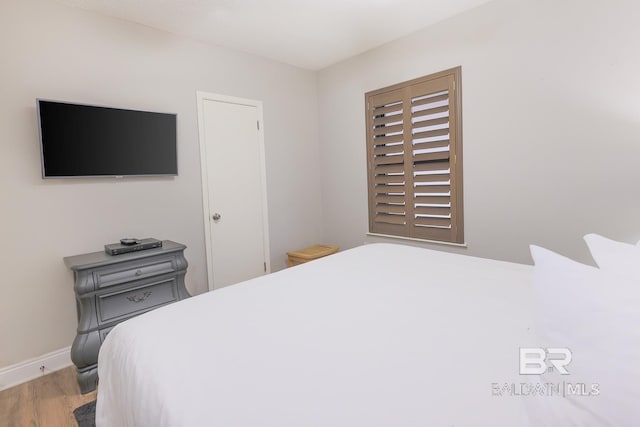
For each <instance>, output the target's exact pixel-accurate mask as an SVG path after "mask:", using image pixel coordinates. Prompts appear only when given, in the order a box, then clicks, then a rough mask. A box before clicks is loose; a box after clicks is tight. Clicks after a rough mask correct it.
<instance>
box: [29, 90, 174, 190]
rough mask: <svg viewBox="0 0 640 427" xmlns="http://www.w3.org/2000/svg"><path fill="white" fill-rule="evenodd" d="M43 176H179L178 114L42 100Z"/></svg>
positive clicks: (40, 106)
mask: <svg viewBox="0 0 640 427" xmlns="http://www.w3.org/2000/svg"><path fill="white" fill-rule="evenodd" d="M37 109H38V119H39V124H40V143H41V152H42V177H43V178H65V177H114V176H127V175H138V176H155V175H177V174H178V159H177V146H176V114H168V113H157V112H149V111H136V110H125V109H120V108H110V107H99V106H93V105H80V104H71V103H66V102H58V101H48V100H42V99H38V100H37Z"/></svg>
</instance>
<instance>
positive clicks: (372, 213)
mask: <svg viewBox="0 0 640 427" xmlns="http://www.w3.org/2000/svg"><path fill="white" fill-rule="evenodd" d="M456 76H458V78H457V80H459V68H458V69H454V70H449V71H448V72H443V73H438V74H436V75H433V76H428V77H426V78H422V79H416V80H413V81H411V82H408V83H407V84H401V85H395V86H392V87H390V88H387V89H381V90H379V91H374V92H371V93H369V94H367V97H366V100H367V155H368V168H369V171H368V180H369V230H370V231H371V232H373V233H380V234H391V235H398V236H404V237H411V238H418V239H427V240H439V241H449V242H458V243H461V242H463V237H462V236H463V235H462V169H461V165H460V164H459V163H457V162H456V160H457V159H458V158H460V159H461V138H460V137H461V136H460V131H459V129H460V125H461V120H460V111H459V106H458V105H459V99H460V97H459V93H456V92H455V84H456Z"/></svg>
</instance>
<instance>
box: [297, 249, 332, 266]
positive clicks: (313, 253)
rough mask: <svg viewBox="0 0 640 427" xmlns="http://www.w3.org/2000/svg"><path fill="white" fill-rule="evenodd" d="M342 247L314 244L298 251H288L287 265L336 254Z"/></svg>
mask: <svg viewBox="0 0 640 427" xmlns="http://www.w3.org/2000/svg"><path fill="white" fill-rule="evenodd" d="M339 250H340V248H338V247H337V246H333V245H313V246H309V247H308V248H304V249H299V250H297V251H291V252H287V256H288V257H289V259H288V260H287V265H288V266H289V267H292V266H294V265H297V264H302V263H305V262H308V261H312V260H314V259H318V258H322V257H325V256H327V255H331V254H335V253H336V252H338V251H339Z"/></svg>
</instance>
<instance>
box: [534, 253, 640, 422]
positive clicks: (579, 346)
mask: <svg viewBox="0 0 640 427" xmlns="http://www.w3.org/2000/svg"><path fill="white" fill-rule="evenodd" d="M531 255H532V256H533V259H534V262H535V266H534V289H535V294H536V301H535V303H534V310H535V314H536V318H537V321H538V325H537V329H538V331H539V333H540V335H541V336H540V338H541V344H542V346H544V347H546V348H568V349H570V351H571V354H572V361H571V363H570V364H569V365H568V367H567V369H568V371H569V374H568V375H560V374H559V372H558V371H557V370H555V371H549V370H547V371H546V372H545V373H544V374H542V375H541V376H540V377H532V376H528V377H529V379H530V382H532V383H534V384H535V383H536V382H539V383H540V384H541V385H543V386H544V385H549V384H557V385H559V386H561V387H562V392H563V393H562V394H565V397H563V396H562V395H552V396H524V399H525V400H526V402H525V403H526V408H527V411H528V416H529V421H530V423H531V425H532V426H534V425H535V426H560V425H562V426H565V425H566V426H569V425H579V426H596V425H597V426H600V425H612V426H626V425H633V423H634V422H636V421H637V420H640V403H639V402H640V387H639V385H640V283H638V282H637V281H635V280H631V279H629V278H625V277H621V276H617V275H614V274H610V273H608V272H606V271H604V270H599V269H597V268H594V267H590V266H587V265H584V264H581V263H578V262H575V261H573V260H571V259H569V258H566V257H563V256H561V255H558V254H556V253H554V252H552V251H549V250H547V249H544V248H540V247H537V246H531ZM569 385H571V387H573V390H574V391H575V390H576V388H575V387H578V388H579V389H580V392H581V393H582V392H585V394H586V393H590V394H591V395H575V394H572V393H570V392H569V391H570V390H569V388H568V387H569ZM595 390H597V391H595ZM594 394H597V395H594Z"/></svg>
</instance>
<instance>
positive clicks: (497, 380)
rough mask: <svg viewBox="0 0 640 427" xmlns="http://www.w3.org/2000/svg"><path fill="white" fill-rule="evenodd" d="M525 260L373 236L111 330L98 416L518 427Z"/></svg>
mask: <svg viewBox="0 0 640 427" xmlns="http://www.w3.org/2000/svg"><path fill="white" fill-rule="evenodd" d="M531 276H532V267H531V266H528V265H521V264H514V263H508V262H501V261H494V260H488V259H481V258H475V257H469V256H463V255H456V254H451V253H445V252H440V251H433V250H427V249H421V248H415V247H410V246H404V245H392V244H370V245H364V246H361V247H358V248H354V249H351V250H347V251H343V252H340V253H337V254H335V255H332V256H329V257H326V258H322V259H319V260H316V261H313V262H309V263H306V264H303V265H300V266H297V267H293V268H289V269H286V270H283V271H280V272H277V273H273V274H270V275H267V276H263V277H260V278H257V279H253V280H249V281H247V282H243V283H240V284H237V285H233V286H230V287H227V288H223V289H219V290H216V291H214V292H209V293H207V294H202V295H199V296H196V297H193V298H189V299H186V300H183V301H180V302H178V303H175V304H172V305H169V306H166V307H163V308H161V309H158V310H155V311H152V312H149V313H147V314H144V315H142V316H139V317H137V318H134V319H131V320H128V321H126V322H124V323H122V324H119V325H118V326H116V327H115V328H114V329H113V330H112V331H111V333H110V334H109V336H108V337H107V338H106V340H105V342H104V344H103V345H102V348H101V350H100V355H99V362H98V366H99V368H98V370H99V377H100V384H99V392H98V403H97V413H96V422H97V425H98V426H99V427H100V426H102V427H112V426H113V427H115V426H117V427H124V426H153V427H163V426H166V427H180V426H274V427H275V426H278V427H286V426H296V427H299V426H332V427H333V426H367V427H372V426H405V427H410V426H423V427H424V426H447V427H450V426H455V427H462V426H518V425H522V424H523V409H522V402H521V399H519V398H518V396H514V395H509V393H506V394H505V393H497V392H496V384H498V385H499V386H498V387H501V386H502V385H504V384H518V383H520V382H521V381H522V377H521V376H520V375H519V372H518V363H519V362H518V360H519V359H518V357H519V348H521V347H529V346H533V345H535V344H536V342H535V337H534V336H533V332H532V320H531V319H532V308H531V299H532V295H531V293H532V286H531Z"/></svg>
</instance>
